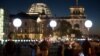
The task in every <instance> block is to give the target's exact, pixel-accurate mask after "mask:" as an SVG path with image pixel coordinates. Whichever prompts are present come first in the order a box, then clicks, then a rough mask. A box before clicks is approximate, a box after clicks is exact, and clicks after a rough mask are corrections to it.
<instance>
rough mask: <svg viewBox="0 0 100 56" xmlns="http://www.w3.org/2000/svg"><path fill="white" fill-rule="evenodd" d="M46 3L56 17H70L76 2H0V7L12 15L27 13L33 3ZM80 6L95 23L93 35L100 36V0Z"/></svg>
mask: <svg viewBox="0 0 100 56" xmlns="http://www.w3.org/2000/svg"><path fill="white" fill-rule="evenodd" d="M36 2H44V3H46V4H47V5H48V7H49V8H50V9H51V12H52V13H53V14H56V16H68V15H69V7H70V6H73V5H75V0H0V6H2V7H3V8H5V9H6V11H7V12H8V13H10V14H16V13H18V12H21V11H23V12H27V11H28V8H30V6H31V5H32V4H33V3H36ZM79 5H82V6H84V7H85V14H86V15H87V19H90V20H92V21H93V27H92V28H91V32H92V33H98V34H100V25H99V24H100V11H99V10H100V0H79Z"/></svg>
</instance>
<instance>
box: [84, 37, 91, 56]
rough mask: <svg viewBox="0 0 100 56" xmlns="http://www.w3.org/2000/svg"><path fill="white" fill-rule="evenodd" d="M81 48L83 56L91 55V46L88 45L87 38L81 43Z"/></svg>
mask: <svg viewBox="0 0 100 56" xmlns="http://www.w3.org/2000/svg"><path fill="white" fill-rule="evenodd" d="M82 48H83V53H84V56H90V55H91V45H90V43H89V41H88V39H87V38H86V40H85V41H84V42H83V44H82Z"/></svg>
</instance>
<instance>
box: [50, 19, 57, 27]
mask: <svg viewBox="0 0 100 56" xmlns="http://www.w3.org/2000/svg"><path fill="white" fill-rule="evenodd" d="M56 26H57V22H56V21H55V20H52V21H50V27H52V28H54V27H56Z"/></svg>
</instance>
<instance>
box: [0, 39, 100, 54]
mask: <svg viewBox="0 0 100 56" xmlns="http://www.w3.org/2000/svg"><path fill="white" fill-rule="evenodd" d="M93 42H94V41H88V39H86V40H84V41H83V42H82V44H81V43H80V42H77V41H66V42H62V41H60V42H59V43H51V42H49V41H47V40H45V39H44V40H43V41H42V42H38V41H35V42H28V43H21V42H18V43H15V42H14V41H12V39H11V37H10V38H9V41H8V42H6V44H5V45H2V46H0V48H1V47H3V56H21V53H22V52H21V48H23V47H27V48H31V50H32V51H31V56H50V55H49V54H51V56H53V55H52V54H57V55H56V56H100V44H99V45H98V46H95V45H93ZM97 43H100V42H97ZM53 46H57V47H56V49H54V50H57V51H56V52H55V53H50V50H53V49H52V48H51V47H53ZM0 50H1V49H0Z"/></svg>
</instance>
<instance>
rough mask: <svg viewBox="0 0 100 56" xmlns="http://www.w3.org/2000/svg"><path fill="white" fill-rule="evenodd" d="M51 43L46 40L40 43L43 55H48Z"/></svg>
mask: <svg viewBox="0 0 100 56" xmlns="http://www.w3.org/2000/svg"><path fill="white" fill-rule="evenodd" d="M48 48H49V44H48V42H47V41H46V40H43V41H42V42H41V43H40V50H41V56H48Z"/></svg>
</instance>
